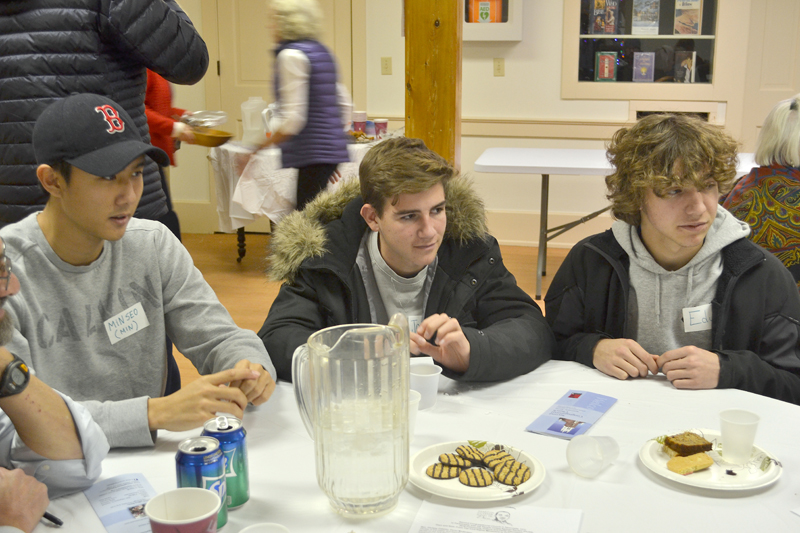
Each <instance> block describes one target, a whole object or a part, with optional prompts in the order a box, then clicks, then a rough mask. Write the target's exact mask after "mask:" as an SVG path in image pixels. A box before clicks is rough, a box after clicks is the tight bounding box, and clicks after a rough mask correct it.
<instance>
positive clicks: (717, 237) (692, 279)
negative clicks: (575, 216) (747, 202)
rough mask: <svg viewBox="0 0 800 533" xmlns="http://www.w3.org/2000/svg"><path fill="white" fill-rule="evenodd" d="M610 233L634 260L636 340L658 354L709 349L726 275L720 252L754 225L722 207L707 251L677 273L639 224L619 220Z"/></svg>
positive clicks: (631, 304)
mask: <svg viewBox="0 0 800 533" xmlns="http://www.w3.org/2000/svg"><path fill="white" fill-rule="evenodd" d="M611 231H612V232H613V233H614V238H615V239H616V240H617V242H618V243H619V244H620V246H622V248H623V249H624V250H625V252H627V254H628V257H629V258H630V267H629V269H628V274H629V276H630V286H631V290H630V295H629V299H628V324H629V325H630V326H631V332H632V333H633V335H632V336H633V338H634V340H635V341H636V342H638V343H639V345H640V346H641V347H642V348H644V349H645V350H647V351H648V352H649V353H651V354H653V355H661V354H663V353H664V352H666V351H668V350H673V349H675V348H680V347H683V346H697V347H698V348H702V349H705V350H709V349H710V348H711V325H712V323H713V322H712V321H713V317H712V316H711V309H710V304H711V302H712V300H713V299H714V295H715V293H716V290H717V280H718V279H719V276H720V274H721V273H722V254H721V250H722V248H724V247H725V246H727V245H729V244H730V243H732V242H734V241H737V240H739V239H744V238H746V237H747V236H748V235H749V234H750V228H749V226H748V225H747V224H746V223H744V222H741V221H740V220H737V219H736V218H735V217H734V216H733V215H731V214H730V213H728V212H727V211H726V210H725V209H724V208H722V207H717V216H716V218H715V219H714V223H713V224H712V225H711V229H710V230H709V232H708V234H707V235H706V238H705V241H704V243H703V247H702V248H700V251H699V252H697V254H696V255H695V256H694V257H693V258H692V259H691V261H689V262H688V263H687V264H686V265H684V266H683V267H681V268H679V269H678V270H674V271H669V270H666V269H664V268H663V267H662V266H661V265H659V264H658V263H656V261H655V259H653V256H652V255H650V252H648V251H647V248H645V246H644V244H643V243H642V240H641V238H640V237H639V232H638V228H637V227H636V226H631V225H630V224H627V223H625V222H622V221H621V220H618V221H616V222H614V224H613V226H612V227H611Z"/></svg>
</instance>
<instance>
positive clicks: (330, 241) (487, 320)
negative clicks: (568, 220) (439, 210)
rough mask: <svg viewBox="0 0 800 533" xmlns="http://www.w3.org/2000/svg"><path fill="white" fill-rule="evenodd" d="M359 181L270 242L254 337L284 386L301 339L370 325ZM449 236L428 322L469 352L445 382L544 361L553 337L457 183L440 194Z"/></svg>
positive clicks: (324, 199)
mask: <svg viewBox="0 0 800 533" xmlns="http://www.w3.org/2000/svg"><path fill="white" fill-rule="evenodd" d="M357 193H358V182H357V181H353V182H352V183H351V184H349V185H345V186H343V187H341V188H340V189H339V190H338V191H337V192H335V193H333V194H328V193H323V194H321V195H319V196H317V198H315V199H314V200H313V201H312V202H311V203H310V204H308V206H307V207H306V208H305V210H304V211H302V212H295V213H292V214H291V215H290V216H289V217H287V219H285V220H284V221H282V222H281V224H279V225H278V228H277V229H276V232H275V235H274V237H273V239H272V243H271V246H272V257H271V261H272V270H271V273H272V276H273V278H282V279H284V280H285V281H287V283H286V284H284V285H283V286H282V287H281V290H280V292H279V293H278V297H277V298H276V299H275V301H274V302H273V304H272V308H271V309H270V311H269V316H268V317H267V320H266V321H265V322H264V325H263V327H262V328H261V331H260V332H259V333H258V335H259V337H261V339H262V340H263V341H264V346H266V348H267V351H268V352H269V355H270V357H271V358H272V361H273V363H274V364H275V368H276V370H277V371H278V377H279V378H281V379H284V380H291V379H292V375H291V364H292V355H293V353H294V351H295V349H296V348H297V347H298V346H300V345H301V344H305V342H306V340H307V339H308V336H309V335H310V334H312V333H314V332H316V331H318V330H320V329H323V328H326V327H330V326H336V325H341V324H352V323H369V322H371V321H372V319H371V316H370V309H369V301H368V296H367V291H366V289H365V288H364V282H363V281H362V278H361V273H360V270H359V268H358V266H357V265H356V256H357V255H358V249H359V245H360V243H361V239H362V237H363V236H364V234H365V232H366V231H367V230H368V226H367V224H366V222H365V221H364V219H363V218H362V217H361V214H360V210H361V206H362V205H363V201H362V200H361V197H360V196H358V195H357ZM446 200H447V204H446V205H447V229H446V231H445V235H444V240H443V242H442V245H441V247H440V248H439V253H438V258H439V261H438V264H437V268H436V274H435V276H434V278H433V283H432V284H431V289H430V293H429V295H428V300H427V302H426V306H425V316H426V317H428V316H430V315H432V314H434V313H446V314H447V315H448V316H450V317H454V318H456V319H458V321H459V324H460V325H461V328H462V330H463V332H464V335H465V336H466V338H467V340H468V341H469V343H470V362H469V369H468V370H467V371H466V372H465V373H464V374H455V373H453V372H451V371H449V370H447V369H445V370H444V374H445V375H447V376H448V377H451V378H454V379H459V380H463V381H500V380H505V379H510V378H512V377H515V376H519V375H522V374H526V373H528V372H530V371H531V370H533V369H535V368H537V367H538V366H539V365H541V364H542V363H544V362H546V361H548V360H549V359H550V357H551V352H552V350H553V348H554V341H553V334H552V332H551V331H550V328H549V327H548V326H547V323H546V322H545V320H544V317H543V316H542V312H541V310H540V309H539V306H538V305H537V304H536V303H535V302H534V301H533V300H531V298H530V297H529V296H528V295H527V294H525V292H524V291H523V290H522V289H520V288H519V287H518V286H517V283H516V280H515V279H514V276H512V275H511V273H510V272H509V271H508V270H507V269H506V267H505V265H504V264H503V258H502V256H501V255H500V246H499V245H498V244H497V241H496V240H495V239H494V238H493V237H491V236H490V235H488V234H487V233H486V232H485V231H486V226H485V215H484V210H483V205H482V203H481V201H480V200H479V199H478V197H477V195H476V194H475V193H474V191H473V190H472V188H471V186H470V183H469V182H468V181H467V180H465V179H464V178H458V179H455V180H452V181H451V182H450V184H449V185H448V188H447V196H446Z"/></svg>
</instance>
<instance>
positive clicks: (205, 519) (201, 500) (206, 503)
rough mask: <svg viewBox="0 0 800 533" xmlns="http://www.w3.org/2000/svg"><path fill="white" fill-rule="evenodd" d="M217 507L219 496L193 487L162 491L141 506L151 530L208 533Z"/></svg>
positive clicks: (213, 526) (156, 532) (214, 523)
mask: <svg viewBox="0 0 800 533" xmlns="http://www.w3.org/2000/svg"><path fill="white" fill-rule="evenodd" d="M219 509H220V499H219V495H217V493H216V492H214V491H211V490H207V489H201V488H197V487H183V488H180V489H175V490H171V491H169V492H164V493H162V494H159V495H158V496H155V497H153V498H152V499H151V500H150V501H149V502H147V505H145V506H144V512H145V514H147V517H148V518H149V519H150V528H151V529H152V530H153V533H212V532H214V531H216V530H217V512H218V511H219Z"/></svg>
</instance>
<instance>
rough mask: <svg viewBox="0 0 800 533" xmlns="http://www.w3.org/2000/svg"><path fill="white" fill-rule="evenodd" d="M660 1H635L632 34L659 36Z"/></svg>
mask: <svg viewBox="0 0 800 533" xmlns="http://www.w3.org/2000/svg"><path fill="white" fill-rule="evenodd" d="M659 8H660V5H659V0H633V16H632V21H631V34H633V35H658V10H659Z"/></svg>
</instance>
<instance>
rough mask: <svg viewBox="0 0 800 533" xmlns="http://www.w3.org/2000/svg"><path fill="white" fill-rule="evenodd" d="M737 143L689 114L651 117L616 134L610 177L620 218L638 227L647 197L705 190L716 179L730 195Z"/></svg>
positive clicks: (614, 207)
mask: <svg viewBox="0 0 800 533" xmlns="http://www.w3.org/2000/svg"><path fill="white" fill-rule="evenodd" d="M736 147H737V144H736V141H734V140H733V139H732V138H731V137H730V136H728V135H727V134H726V133H725V132H724V131H723V130H722V128H721V127H719V126H714V125H711V124H709V123H707V122H705V121H703V120H701V119H699V118H697V117H692V116H687V115H650V116H647V117H645V118H643V119H641V120H640V121H639V122H637V123H636V125H634V126H633V127H631V128H623V129H621V130H619V131H617V132H616V133H615V134H614V137H613V138H612V139H611V144H610V145H609V147H608V154H607V155H608V160H609V161H610V162H611V164H612V165H614V167H615V171H614V173H613V174H611V175H610V176H608V177H606V186H607V187H608V195H607V197H608V199H609V200H610V201H611V212H612V213H613V214H614V217H615V218H617V219H619V220H622V221H624V222H627V223H628V224H630V225H632V226H638V225H639V224H641V222H642V214H641V208H642V206H643V205H644V199H645V194H646V193H647V191H648V189H652V190H653V193H654V194H655V195H656V196H661V195H662V194H663V193H664V191H666V190H667V189H669V188H670V187H673V186H675V185H680V186H689V185H690V186H694V187H697V188H698V189H699V188H702V187H703V186H704V185H705V183H706V181H707V180H708V179H709V178H711V179H713V180H714V181H716V182H717V187H718V188H719V191H720V193H726V192H728V190H730V188H731V186H732V185H733V180H734V178H735V177H736Z"/></svg>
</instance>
